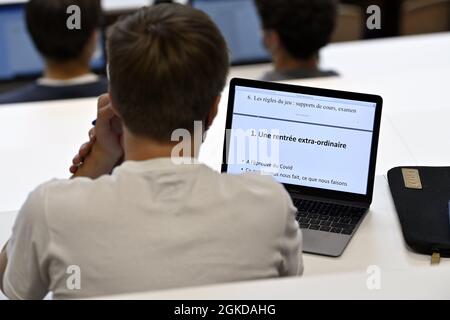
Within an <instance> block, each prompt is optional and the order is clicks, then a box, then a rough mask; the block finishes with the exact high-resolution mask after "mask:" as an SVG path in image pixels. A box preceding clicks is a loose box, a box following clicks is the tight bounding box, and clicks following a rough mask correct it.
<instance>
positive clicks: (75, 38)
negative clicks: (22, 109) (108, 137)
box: [0, 0, 108, 104]
mask: <svg viewBox="0 0 450 320" xmlns="http://www.w3.org/2000/svg"><path fill="white" fill-rule="evenodd" d="M70 5H77V6H79V7H80V9H81V13H82V14H81V29H80V30H77V29H74V30H69V29H68V28H67V19H68V18H69V15H68V14H67V12H66V11H67V8H68V7H69V6H70ZM101 15H102V10H101V4H100V0H30V1H29V3H28V4H27V12H26V22H27V27H28V31H29V33H30V35H31V38H32V39H33V42H34V45H35V46H36V48H37V50H38V51H39V53H40V54H41V55H42V57H43V59H44V62H45V71H44V75H43V77H42V78H40V79H38V80H37V81H36V82H35V83H33V84H31V85H28V86H25V87H23V88H20V89H18V90H16V91H12V92H9V93H6V94H3V95H0V104H1V103H3V104H5V103H18V102H32V101H43V100H58V99H72V98H83V97H92V96H99V95H100V94H102V93H104V92H106V91H107V90H108V82H107V79H106V78H104V77H99V76H97V75H96V74H94V73H92V72H91V69H90V61H91V58H92V56H93V55H94V53H95V50H96V48H97V43H98V37H99V31H98V30H99V26H100V23H101Z"/></svg>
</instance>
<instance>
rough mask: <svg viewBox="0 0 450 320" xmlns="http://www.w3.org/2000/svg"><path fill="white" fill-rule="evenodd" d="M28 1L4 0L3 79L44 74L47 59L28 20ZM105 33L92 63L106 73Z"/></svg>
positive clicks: (0, 16) (0, 25) (0, 20)
mask: <svg viewBox="0 0 450 320" xmlns="http://www.w3.org/2000/svg"><path fill="white" fill-rule="evenodd" d="M25 6H26V3H23V2H17V3H8V4H1V3H0V83H1V82H11V81H15V80H21V79H24V80H26V79H30V80H33V79H36V78H38V77H39V76H41V74H42V71H43V69H44V62H43V61H42V58H41V56H40V55H39V53H38V51H37V50H36V48H35V47H34V44H33V41H32V39H31V37H30V35H29V33H28V30H27V26H26V21H25ZM103 40H104V39H103V35H102V36H100V37H99V43H98V47H97V51H96V52H95V54H94V56H93V58H92V61H91V67H92V69H93V70H94V71H96V72H98V73H101V74H104V73H105V68H106V59H105V52H104V45H103V42H104V41H103Z"/></svg>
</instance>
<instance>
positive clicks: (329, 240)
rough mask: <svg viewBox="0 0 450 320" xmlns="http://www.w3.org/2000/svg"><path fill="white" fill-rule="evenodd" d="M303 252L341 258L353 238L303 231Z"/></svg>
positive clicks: (329, 233) (343, 235) (336, 234)
mask: <svg viewBox="0 0 450 320" xmlns="http://www.w3.org/2000/svg"><path fill="white" fill-rule="evenodd" d="M302 233H303V252H305V253H315V254H321V255H326V256H331V257H339V256H340V255H342V253H343V252H344V249H345V247H346V246H347V244H348V242H349V241H350V239H351V236H349V235H345V234H339V233H331V232H323V231H317V230H309V229H302Z"/></svg>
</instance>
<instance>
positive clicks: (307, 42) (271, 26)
mask: <svg viewBox="0 0 450 320" xmlns="http://www.w3.org/2000/svg"><path fill="white" fill-rule="evenodd" d="M255 3H256V6H257V8H258V11H259V14H260V17H261V20H262V26H263V29H264V30H272V31H275V32H277V33H278V35H279V38H280V41H281V42H282V45H283V46H284V47H285V49H286V50H287V51H288V53H289V54H290V55H291V56H293V57H294V58H298V59H308V58H311V57H312V56H313V55H315V54H316V53H317V52H318V51H319V50H320V49H321V48H322V47H324V46H325V45H327V44H328V42H329V41H330V38H331V36H332V33H333V30H334V27H335V23H336V16H337V1H336V0H255Z"/></svg>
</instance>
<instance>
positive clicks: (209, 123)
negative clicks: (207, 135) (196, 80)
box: [205, 95, 222, 131]
mask: <svg viewBox="0 0 450 320" xmlns="http://www.w3.org/2000/svg"><path fill="white" fill-rule="evenodd" d="M221 99H222V96H221V95H219V96H217V98H216V100H215V101H214V104H213V106H212V108H211V110H210V111H209V113H208V116H207V118H206V123H205V131H207V130H209V128H210V127H211V126H212V124H213V122H214V119H215V118H216V116H217V113H218V112H219V103H220V100H221Z"/></svg>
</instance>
